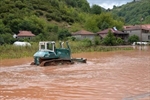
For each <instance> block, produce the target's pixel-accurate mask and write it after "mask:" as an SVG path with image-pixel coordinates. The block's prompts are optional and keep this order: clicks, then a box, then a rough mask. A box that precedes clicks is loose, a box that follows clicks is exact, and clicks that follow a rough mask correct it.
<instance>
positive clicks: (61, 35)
mask: <svg viewBox="0 0 150 100" xmlns="http://www.w3.org/2000/svg"><path fill="white" fill-rule="evenodd" d="M69 36H71V33H70V32H69V31H68V30H66V29H62V30H60V31H59V32H58V39H59V40H65V39H67V37H69Z"/></svg>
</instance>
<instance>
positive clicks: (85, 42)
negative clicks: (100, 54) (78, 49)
mask: <svg viewBox="0 0 150 100" xmlns="http://www.w3.org/2000/svg"><path fill="white" fill-rule="evenodd" d="M82 42H83V46H84V47H90V46H92V41H91V40H90V39H87V38H85V39H83V40H82Z"/></svg>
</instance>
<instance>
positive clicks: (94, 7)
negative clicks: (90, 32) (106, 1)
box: [91, 5, 102, 14]
mask: <svg viewBox="0 0 150 100" xmlns="http://www.w3.org/2000/svg"><path fill="white" fill-rule="evenodd" d="M101 12H102V9H101V7H100V6H98V5H92V7H91V13H92V14H101Z"/></svg>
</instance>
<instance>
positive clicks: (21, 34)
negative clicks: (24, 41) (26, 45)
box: [17, 31, 35, 39]
mask: <svg viewBox="0 0 150 100" xmlns="http://www.w3.org/2000/svg"><path fill="white" fill-rule="evenodd" d="M34 36H35V35H34V34H33V33H32V32H31V31H19V34H18V35H17V38H29V39H30V38H32V37H34Z"/></svg>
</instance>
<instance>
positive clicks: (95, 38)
mask: <svg viewBox="0 0 150 100" xmlns="http://www.w3.org/2000/svg"><path fill="white" fill-rule="evenodd" d="M93 42H94V45H100V44H101V39H100V37H99V36H95V37H94V41H93Z"/></svg>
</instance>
